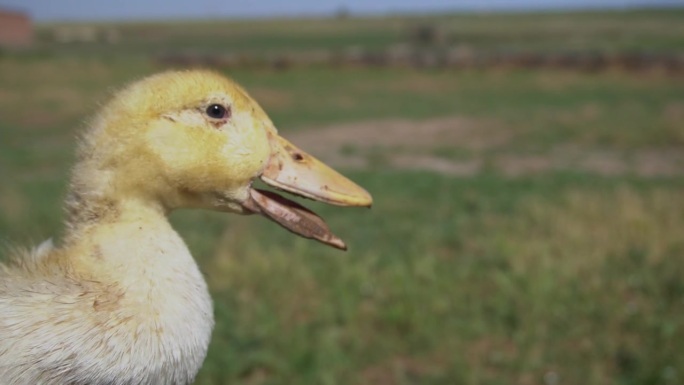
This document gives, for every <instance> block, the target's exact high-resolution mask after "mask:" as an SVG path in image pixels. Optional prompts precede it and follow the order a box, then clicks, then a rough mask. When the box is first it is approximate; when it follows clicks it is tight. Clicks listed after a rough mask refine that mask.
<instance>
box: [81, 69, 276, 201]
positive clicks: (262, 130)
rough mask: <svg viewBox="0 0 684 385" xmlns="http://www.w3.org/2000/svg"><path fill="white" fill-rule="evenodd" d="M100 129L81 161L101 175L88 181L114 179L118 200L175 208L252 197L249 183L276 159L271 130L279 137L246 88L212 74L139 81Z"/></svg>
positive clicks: (108, 109) (101, 118)
mask: <svg viewBox="0 0 684 385" xmlns="http://www.w3.org/2000/svg"><path fill="white" fill-rule="evenodd" d="M94 126H95V129H93V130H91V131H90V132H87V133H86V135H85V137H84V139H85V140H84V142H83V145H82V146H81V147H82V149H81V156H82V158H83V159H82V161H85V162H86V164H88V166H89V168H91V167H92V166H95V167H96V168H97V169H98V171H99V172H101V173H102V174H101V175H93V174H90V175H88V178H93V177H96V178H98V179H102V178H105V179H107V180H106V182H107V185H108V186H107V187H108V188H109V189H112V188H113V190H114V191H110V193H112V194H116V195H117V196H118V197H121V196H130V197H136V198H140V199H153V200H157V201H160V202H161V203H162V204H163V205H164V206H166V207H167V208H169V209H171V208H175V207H181V206H207V205H212V204H214V202H212V200H214V199H222V200H223V201H224V202H227V201H233V200H236V201H239V200H241V199H247V197H248V191H247V188H248V187H249V185H250V181H251V180H252V179H254V178H255V177H257V176H258V175H259V174H260V173H261V171H262V170H263V168H264V166H265V164H266V162H267V160H268V158H269V154H270V151H271V150H270V146H269V141H268V137H267V132H273V133H275V129H274V127H273V124H272V123H271V121H270V119H269V118H268V116H266V114H265V113H264V112H263V110H262V109H261V107H259V105H258V104H257V103H256V102H255V101H254V100H253V99H252V98H250V97H249V95H247V93H246V92H245V91H244V90H243V89H242V88H241V87H240V86H238V85H237V84H236V83H234V82H233V81H231V80H229V79H227V78H225V77H223V76H220V75H218V74H215V73H213V72H208V71H186V72H166V73H162V74H159V75H155V76H151V77H149V78H146V79H144V80H142V81H140V82H137V83H134V84H133V85H131V86H130V87H128V88H126V89H124V90H123V91H121V92H119V93H118V94H117V95H116V96H115V97H114V98H113V100H112V101H111V102H110V103H109V104H108V105H107V106H105V108H103V110H102V111H101V113H100V115H98V116H97V117H96V119H95V124H94ZM93 171H94V170H93ZM224 208H225V207H224ZM238 211H240V210H238Z"/></svg>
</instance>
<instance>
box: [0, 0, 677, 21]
mask: <svg viewBox="0 0 684 385" xmlns="http://www.w3.org/2000/svg"><path fill="white" fill-rule="evenodd" d="M642 6H684V0H460V1H459V0H423V1H416V0H375V1H372V2H371V1H367V0H300V1H282V0H262V1H250V0H234V1H225V0H224V1H222V0H193V1H186V0H148V1H141V0H118V1H102V2H99V1H92V0H60V1H57V0H0V8H10V9H16V10H21V11H25V12H28V13H29V14H30V15H31V16H32V17H33V18H34V19H36V20H39V21H68V20H136V19H137V20H139V19H185V18H224V17H225V18H250V17H282V16H320V15H330V14H333V13H335V12H336V11H338V10H340V9H346V10H348V11H349V12H351V13H352V14H383V13H392V12H402V13H404V12H435V11H464V10H467V11H499V10H516V11H520V10H543V9H578V8H579V9H582V8H617V9H624V8H632V7H642Z"/></svg>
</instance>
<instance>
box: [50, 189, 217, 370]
mask: <svg viewBox="0 0 684 385" xmlns="http://www.w3.org/2000/svg"><path fill="white" fill-rule="evenodd" d="M103 202H106V203H103ZM102 204H105V205H106V207H104V208H103V207H102V206H101V205H102ZM79 207H80V209H81V210H85V212H78V210H76V211H75V212H74V213H72V217H71V218H70V220H71V221H73V222H72V223H71V225H70V226H69V229H68V230H67V236H66V239H65V244H64V251H65V252H64V253H61V254H62V255H67V256H68V257H65V258H68V260H66V261H65V262H66V265H67V266H69V270H70V271H71V272H72V274H73V275H74V276H76V277H79V278H80V280H81V281H87V282H99V283H101V284H102V285H101V286H102V287H103V288H106V292H107V293H106V296H105V297H104V299H103V300H101V301H95V304H94V305H93V310H94V311H95V312H97V313H99V312H106V313H107V314H108V315H107V317H105V318H107V319H110V320H121V322H113V321H112V322H111V324H112V325H115V326H112V329H116V330H107V331H106V333H102V335H105V334H106V335H110V336H111V340H112V341H113V343H115V344H116V345H117V346H118V347H120V348H122V349H128V350H129V351H133V352H136V354H139V355H140V357H137V356H136V357H132V358H131V362H136V360H139V361H137V362H139V365H140V368H137V369H141V370H143V371H145V370H147V369H146V366H147V367H149V365H154V367H155V368H159V367H160V366H159V365H161V367H162V369H163V368H166V369H163V370H162V369H160V371H159V372H157V373H153V374H150V376H151V377H150V378H152V379H157V380H159V379H170V378H175V379H178V378H185V379H191V378H193V377H194V375H195V374H196V373H197V371H198V370H199V367H200V366H201V363H202V361H203V360H204V357H205V355H206V350H207V347H208V345H209V340H210V335H211V330H212V328H213V309H212V304H211V299H210V296H209V293H208V290H207V286H206V283H205V281H204V279H203V277H202V274H201V273H200V271H199V269H198V267H197V265H196V263H195V261H194V259H193V258H192V256H191V255H190V252H189V250H188V248H187V246H186V245H185V243H184V242H183V240H182V239H181V237H180V236H179V235H178V234H177V233H176V232H175V231H174V230H173V228H172V227H171V225H170V223H169V221H168V219H167V216H166V211H165V210H164V208H163V207H162V206H161V205H159V204H153V203H150V202H147V201H144V200H140V199H125V200H123V199H122V200H118V201H117V200H112V199H105V200H100V201H98V200H95V201H84V202H81V203H80V206H75V207H74V208H79ZM140 336H144V337H145V338H141V337H140ZM150 339H154V340H155V342H154V343H152V344H149V343H146V342H145V341H147V342H150ZM140 341H143V342H140ZM152 347H155V348H154V349H153V351H149V349H151V348H152ZM157 347H158V348H157ZM113 364H116V363H113ZM136 365H138V364H136ZM131 383H132V382H131ZM143 383H147V382H143ZM150 383H176V382H175V381H168V382H167V381H161V380H160V381H156V380H154V381H151V382H150ZM178 383H185V382H183V381H180V382H178Z"/></svg>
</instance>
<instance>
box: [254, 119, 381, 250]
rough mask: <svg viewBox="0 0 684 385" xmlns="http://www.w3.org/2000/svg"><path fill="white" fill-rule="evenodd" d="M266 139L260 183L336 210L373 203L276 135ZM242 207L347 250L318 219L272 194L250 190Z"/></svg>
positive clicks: (337, 174) (338, 175) (341, 176)
mask: <svg viewBox="0 0 684 385" xmlns="http://www.w3.org/2000/svg"><path fill="white" fill-rule="evenodd" d="M268 135H269V141H270V145H271V156H270V158H269V161H268V164H267V165H266V168H265V169H264V171H263V173H262V175H261V180H263V181H264V182H265V183H266V184H268V185H269V186H272V187H275V188H277V189H279V190H283V191H287V192H289V193H292V194H294V195H299V196H302V197H305V198H309V199H313V200H316V201H320V202H325V203H328V204H332V205H337V206H364V207H370V205H371V204H372V203H373V198H371V196H370V194H369V193H368V192H367V191H366V190H364V189H363V188H362V187H360V186H359V185H357V184H356V183H354V182H352V181H351V180H349V179H347V178H346V177H344V176H343V175H341V174H340V173H338V172H337V171H335V170H333V169H332V168H330V167H328V166H326V165H325V164H324V163H322V162H321V161H319V160H318V159H316V158H314V157H313V156H311V155H309V154H307V153H306V152H304V151H302V150H300V149H299V148H297V147H296V146H295V145H293V144H292V143H290V142H288V141H287V140H285V139H284V138H282V137H280V136H278V135H277V134H275V133H271V132H269V134H268ZM243 205H244V207H245V208H247V209H248V210H250V211H251V212H254V213H260V214H262V215H264V216H265V217H267V218H269V219H271V220H273V221H274V222H276V223H278V224H279V225H281V226H283V227H284V228H286V229H288V230H290V231H291V232H293V233H295V234H297V235H300V236H302V237H305V238H311V239H315V240H318V241H320V242H322V243H325V244H327V245H330V246H332V247H335V248H338V249H341V250H346V249H347V246H346V245H345V244H344V242H343V241H342V240H341V239H340V238H338V237H337V236H336V235H334V234H333V233H332V232H331V231H330V229H329V228H328V225H327V224H326V223H325V221H323V219H322V218H321V217H319V216H318V215H316V214H315V213H314V212H312V211H310V210H308V209H307V208H305V207H304V206H302V205H300V204H298V203H296V202H293V201H290V200H288V199H286V198H284V197H282V196H280V195H278V194H276V193H274V192H271V191H265V190H259V189H255V188H251V190H250V198H249V199H248V201H247V202H244V203H243Z"/></svg>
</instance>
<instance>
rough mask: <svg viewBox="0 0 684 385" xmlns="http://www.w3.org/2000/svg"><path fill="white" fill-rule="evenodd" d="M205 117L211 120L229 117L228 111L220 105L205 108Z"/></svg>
mask: <svg viewBox="0 0 684 385" xmlns="http://www.w3.org/2000/svg"><path fill="white" fill-rule="evenodd" d="M206 112H207V116H209V117H210V118H213V119H223V118H225V117H227V116H228V115H229V112H228V109H226V107H223V106H222V105H220V104H212V105H210V106H209V107H207V110H206Z"/></svg>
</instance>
